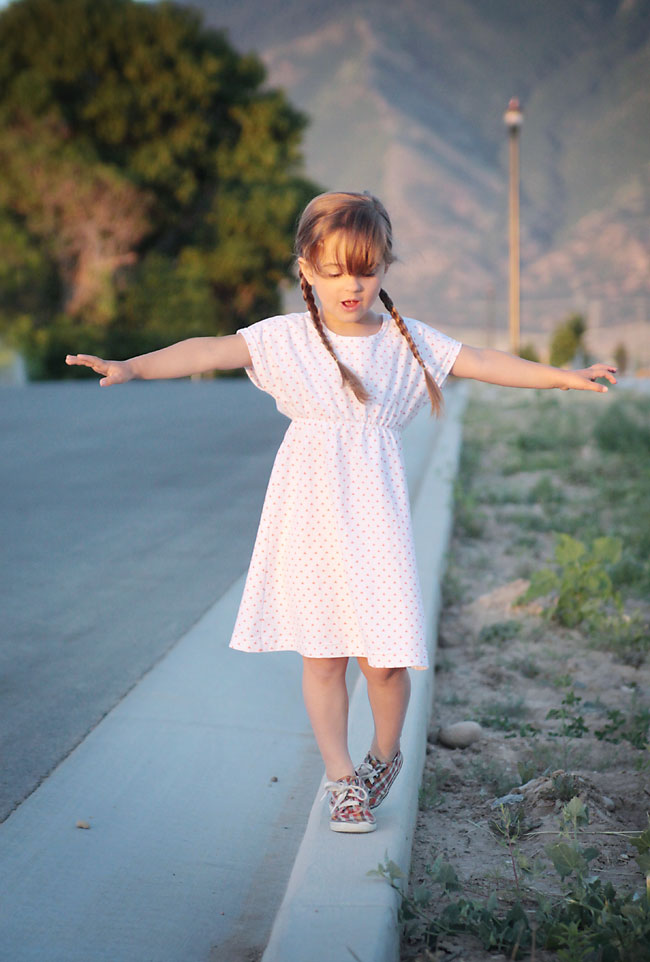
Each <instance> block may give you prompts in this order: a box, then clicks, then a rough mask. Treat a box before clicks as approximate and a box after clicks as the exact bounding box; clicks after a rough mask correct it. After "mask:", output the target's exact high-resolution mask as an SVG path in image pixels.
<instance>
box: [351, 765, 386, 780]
mask: <svg viewBox="0 0 650 962" xmlns="http://www.w3.org/2000/svg"><path fill="white" fill-rule="evenodd" d="M384 767H385V766H384ZM380 774H381V770H380V769H379V768H375V766H374V765H369V764H368V762H366V761H363V762H361V764H360V765H359V767H358V768H357V775H358V776H359V778H367V779H374V778H376V777H377V776H378V775H380Z"/></svg>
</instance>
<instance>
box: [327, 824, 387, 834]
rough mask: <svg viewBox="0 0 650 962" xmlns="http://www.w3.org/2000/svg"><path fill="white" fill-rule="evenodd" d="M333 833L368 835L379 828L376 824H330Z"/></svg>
mask: <svg viewBox="0 0 650 962" xmlns="http://www.w3.org/2000/svg"><path fill="white" fill-rule="evenodd" d="M330 828H331V829H332V831H333V832H349V833H351V834H352V833H353V834H355V835H367V833H368V832H374V831H375V829H376V828H377V823H376V822H330Z"/></svg>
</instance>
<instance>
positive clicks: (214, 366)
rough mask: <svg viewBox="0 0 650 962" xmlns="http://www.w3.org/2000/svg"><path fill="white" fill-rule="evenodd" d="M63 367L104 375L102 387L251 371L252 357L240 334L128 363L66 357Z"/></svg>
mask: <svg viewBox="0 0 650 962" xmlns="http://www.w3.org/2000/svg"><path fill="white" fill-rule="evenodd" d="M65 362H66V364H70V365H73V364H79V365H81V366H83V367H91V368H92V369H93V371H95V372H96V373H97V374H101V375H103V377H102V379H101V381H100V382H99V383H100V385H101V386H102V387H108V386H109V385H111V384H123V383H124V382H125V381H130V380H132V378H143V379H144V380H147V381H148V380H153V379H155V378H170V377H187V376H188V375H189V374H202V373H203V372H205V371H232V370H234V369H235V368H238V367H250V365H251V363H252V362H251V356H250V354H249V352H248V347H247V346H246V341H245V340H244V338H243V337H242V335H241V334H228V335H226V336H225V337H190V338H188V340H186V341H178V343H176V344H171V345H170V346H169V347H163V348H161V350H159V351H152V352H151V353H150V354H140V355H139V356H138V357H132V358H130V359H129V360H128V361H105V360H103V358H101V357H94V356H93V355H92V354H68V356H67V357H66V359H65Z"/></svg>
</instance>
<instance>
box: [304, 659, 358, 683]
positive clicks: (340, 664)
mask: <svg viewBox="0 0 650 962" xmlns="http://www.w3.org/2000/svg"><path fill="white" fill-rule="evenodd" d="M302 662H303V671H304V674H305V676H307V677H309V678H313V679H315V680H316V681H319V682H320V683H321V684H327V683H328V682H335V681H340V679H341V678H344V677H345V670H346V668H347V665H348V659H347V658H303V660H302Z"/></svg>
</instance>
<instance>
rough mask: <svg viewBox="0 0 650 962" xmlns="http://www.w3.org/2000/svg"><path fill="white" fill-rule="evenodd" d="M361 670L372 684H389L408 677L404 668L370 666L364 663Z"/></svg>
mask: <svg viewBox="0 0 650 962" xmlns="http://www.w3.org/2000/svg"><path fill="white" fill-rule="evenodd" d="M361 670H362V671H363V673H364V675H365V676H366V679H367V680H368V681H369V682H370V683H371V684H373V685H391V684H395V683H397V682H398V681H402V682H403V681H404V680H405V678H408V670H407V669H406V668H371V667H370V665H368V664H366V665H362V666H361Z"/></svg>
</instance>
